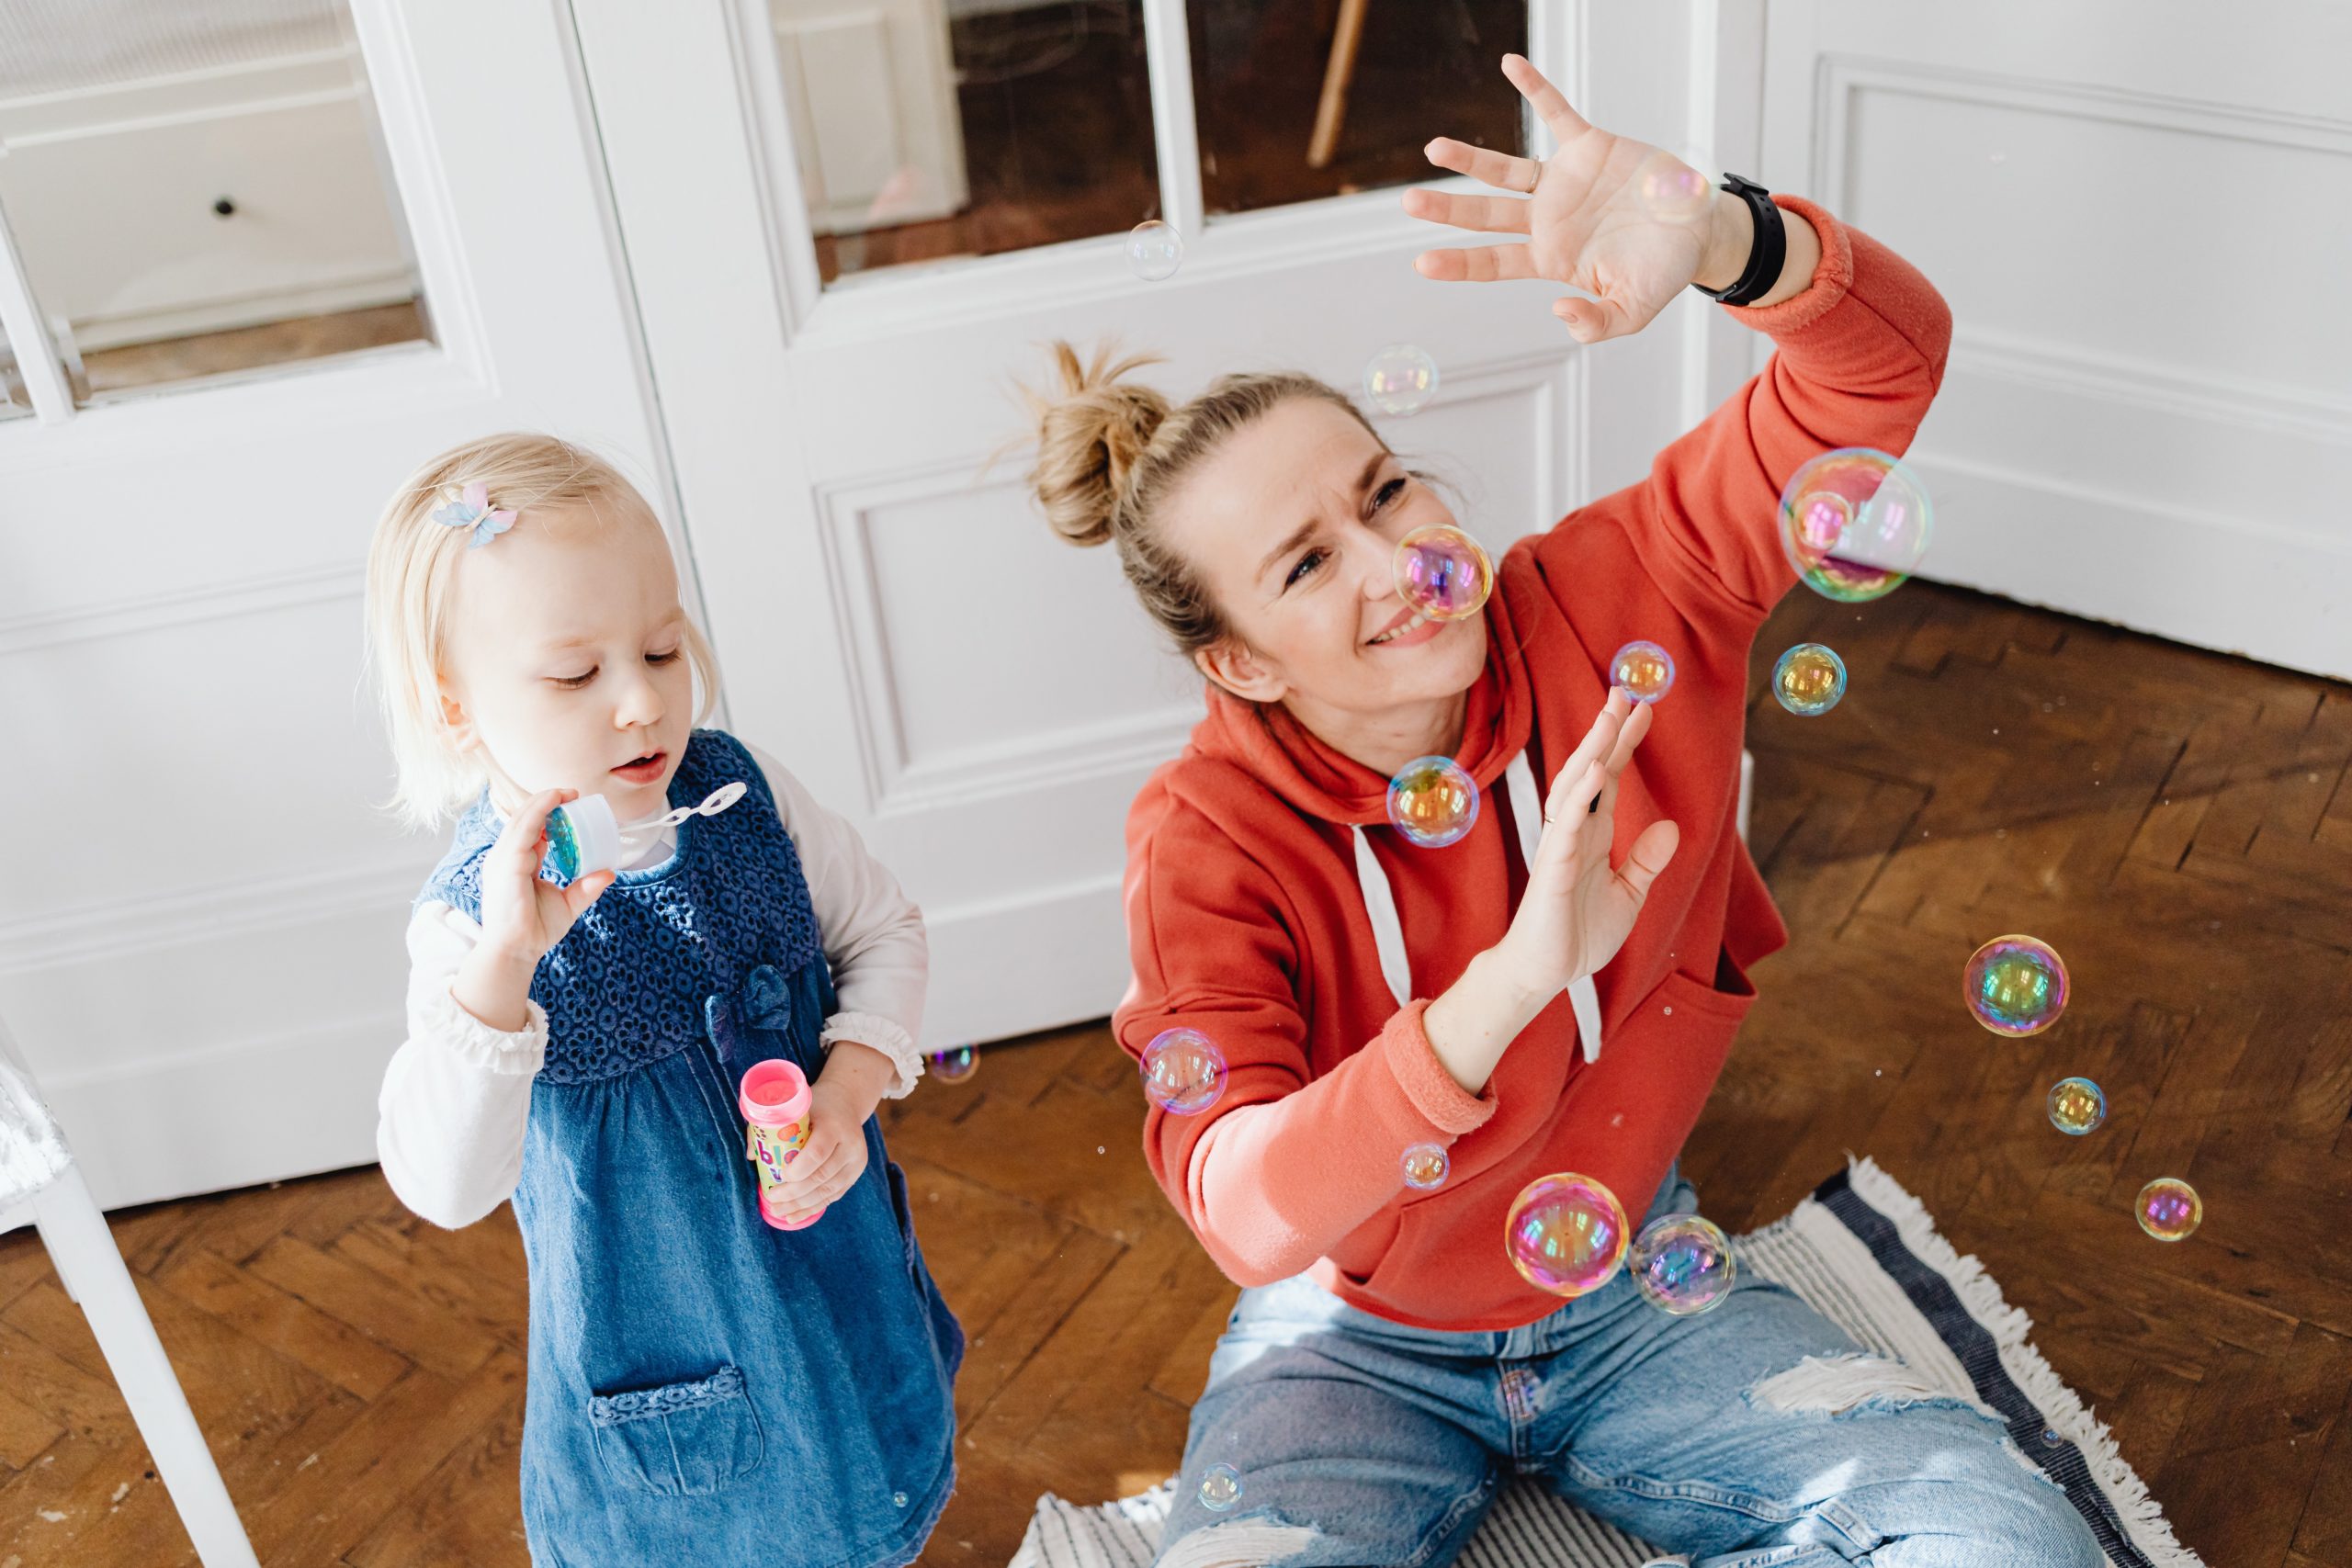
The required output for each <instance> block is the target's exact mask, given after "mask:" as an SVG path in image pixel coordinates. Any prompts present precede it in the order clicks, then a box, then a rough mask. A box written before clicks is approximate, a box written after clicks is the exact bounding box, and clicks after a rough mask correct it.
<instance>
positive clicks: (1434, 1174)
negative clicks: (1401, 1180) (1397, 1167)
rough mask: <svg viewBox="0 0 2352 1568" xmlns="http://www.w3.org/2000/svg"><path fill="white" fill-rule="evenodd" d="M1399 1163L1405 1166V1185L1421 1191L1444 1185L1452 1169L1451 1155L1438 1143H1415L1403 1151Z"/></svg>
mask: <svg viewBox="0 0 2352 1568" xmlns="http://www.w3.org/2000/svg"><path fill="white" fill-rule="evenodd" d="M1401 1163H1402V1164H1403V1166H1404V1168H1405V1185H1406V1186H1408V1187H1412V1188H1418V1189H1419V1190H1421V1191H1423V1192H1426V1191H1428V1190H1430V1188H1432V1187H1440V1186H1442V1185H1444V1183H1445V1179H1446V1176H1447V1175H1448V1174H1449V1173H1450V1172H1451V1171H1452V1170H1453V1156H1451V1155H1449V1154H1447V1153H1446V1152H1445V1149H1444V1147H1443V1145H1438V1144H1415V1145H1413V1146H1412V1147H1411V1148H1409V1149H1407V1150H1406V1151H1405V1157H1404V1159H1403V1161H1402V1162H1401Z"/></svg>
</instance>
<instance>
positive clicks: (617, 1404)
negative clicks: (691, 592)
mask: <svg viewBox="0 0 2352 1568" xmlns="http://www.w3.org/2000/svg"><path fill="white" fill-rule="evenodd" d="M368 640H369V648H370V653H371V657H372V660H373V661H374V665H375V670H376V675H377V679H378V682H379V690H380V694H381V698H382V702H383V708H384V714H385V718H386V722H387V724H388V726H389V728H390V734H391V741H392V748H393V751H394V755H395V757H396V759H397V762H398V772H399V784H398V789H397V792H396V794H395V795H394V798H393V801H392V805H393V806H394V807H395V808H396V809H397V810H398V811H399V813H400V814H401V818H403V819H404V820H405V821H407V822H409V823H410V824H412V825H416V826H435V825H438V824H439V823H441V822H443V821H445V820H449V819H454V820H455V821H456V824H457V826H456V831H455V834H454V837H453V840H452V841H451V844H450V846H449V852H448V853H447V855H445V856H444V857H443V858H442V861H441V863H440V865H439V866H438V867H437V868H436V869H435V871H434V873H433V874H432V876H431V877H430V878H429V879H428V880H427V882H426V883H425V886H424V891H423V893H422V894H420V895H419V896H418V898H417V900H416V904H415V908H414V910H413V915H412V918H411V919H410V922H409V928H408V948H409V958H410V965H411V967H410V979H409V990H408V1017H409V1036H408V1040H407V1042H406V1043H404V1044H402V1045H401V1048H400V1050H399V1051H398V1052H397V1053H396V1054H395V1055H394V1056H393V1058H392V1062H391V1065H390V1067H389V1068H388V1069H387V1070H386V1072H385V1075H384V1087H383V1093H382V1097H381V1101H380V1112H381V1123H380V1127H379V1132H378V1135H377V1143H378V1149H379V1153H380V1155H381V1157H382V1160H383V1166H384V1175H385V1178H386V1179H387V1180H389V1181H390V1183H391V1186H392V1190H394V1191H395V1192H396V1193H398V1194H399V1195H400V1198H401V1201H402V1202H404V1203H406V1204H407V1205H408V1206H409V1207H410V1208H411V1209H413V1210H414V1211H415V1212H416V1213H418V1214H420V1215H422V1216H423V1217H424V1218H425V1219H428V1220H430V1221H432V1222H433V1223H434V1224H439V1225H444V1226H448V1227H453V1228H454V1227H456V1226H458V1225H464V1224H471V1223H472V1222H473V1221H475V1220H478V1219H480V1218H481V1217H482V1216H483V1215H484V1214H487V1213H490V1212H491V1211H492V1209H494V1208H496V1207H497V1206H498V1204H499V1202H500V1201H502V1200H503V1199H507V1198H510V1197H511V1198H512V1199H513V1200H514V1202H515V1220H516V1223H517V1224H519V1225H520V1227H521V1229H522V1234H523V1247H524V1252H525V1255H526V1258H528V1260H529V1265H530V1303H531V1310H530V1378H529V1386H528V1390H527V1392H526V1396H525V1415H524V1427H523V1448H522V1456H521V1464H522V1502H523V1518H524V1525H525V1528H526V1531H527V1534H528V1539H529V1541H530V1546H531V1555H532V1559H533V1561H534V1562H539V1563H544V1564H567V1565H571V1568H606V1565H612V1564H620V1563H638V1562H649V1563H650V1562H662V1563H684V1562H712V1563H718V1562H727V1563H747V1562H782V1561H790V1562H822V1563H827V1564H838V1565H850V1564H866V1563H876V1564H893V1565H895V1564H899V1563H904V1562H910V1561H912V1560H913V1558H914V1557H915V1555H916V1553H917V1552H918V1551H920V1550H921V1549H922V1543H923V1541H924V1540H925V1539H926V1538H927V1537H928V1536H929V1534H930V1533H931V1530H932V1529H933V1526H934V1525H935V1524H936V1522H937V1521H938V1518H939V1514H940V1510H941V1508H942V1507H943V1506H944V1505H945V1502H946V1499H947V1495H948V1492H949V1490H950V1488H951V1486H952V1484H953V1482H954V1464H953V1459H954V1451H953V1449H954V1423H955V1417H954V1412H953V1408H952V1406H951V1404H950V1398H949V1395H950V1388H951V1385H952V1383H953V1382H954V1379H955V1375H956V1368H957V1366H958V1364H959V1363H960V1362H961V1360H962V1358H963V1348H964V1340H963V1333H962V1331H961V1329H960V1328H959V1327H958V1326H957V1325H956V1319H955V1316H954V1315H953V1314H951V1313H950V1312H949V1311H948V1309H947V1306H946V1303H944V1301H943V1300H941V1298H940V1294H939V1292H938V1289H937V1287H936V1286H935V1285H933V1282H932V1279H931V1275H930V1272H929V1270H928V1269H925V1267H924V1265H923V1261H922V1254H921V1252H920V1251H919V1249H918V1248H917V1247H916V1245H915V1235H914V1228H913V1225H912V1223H911V1220H910V1215H909V1213H908V1208H907V1200H906V1183H905V1179H904V1178H903V1176H901V1174H900V1173H899V1168H898V1167H897V1166H895V1165H893V1164H891V1163H890V1161H889V1158H888V1155H887V1153H886V1152H885V1151H884V1149H883V1146H882V1134H881V1132H880V1130H879V1128H878V1126H877V1125H876V1122H875V1121H874V1120H873V1111H874V1108H875V1106H876V1102H877V1101H878V1100H880V1099H881V1098H883V1097H884V1096H886V1095H887V1096H894V1097H895V1096H899V1095H903V1094H905V1093H906V1092H907V1091H908V1090H909V1089H910V1088H912V1086H913V1083H914V1079H915V1077H916V1076H917V1075H918V1074H919V1072H920V1071H921V1057H920V1055H918V1053H917V1051H916V1049H915V1045H914V1036H915V1030H916V1025H917V1023H918V1021H919V1019H920V1015H921V1013H922V996H923V985H924V979H925V974H926V968H927V964H928V957H927V952H926V948H925V945H924V939H923V929H922V915H921V913H920V912H919V911H918V910H917V909H916V908H915V907H914V905H913V904H911V903H910V902H909V901H908V900H907V898H906V897H904V896H903V895H902V894H901V893H900V892H899V886H898V884H897V883H896V882H895V881H894V880H893V879H892V877H891V875H890V874H889V873H888V871H886V870H885V869H883V867H882V866H881V865H880V864H879V863H876V861H875V860H874V859H873V858H872V857H870V856H869V855H868V854H867V853H866V852H865V846H864V845H863V844H862V843H861V842H860V841H859V839H858V836H857V833H856V831H855V830H854V829H853V828H851V827H850V825H849V824H848V823H847V822H845V821H844V820H842V818H839V817H837V816H835V815H834V814H832V813H831V812H830V811H828V810H826V809H825V808H824V807H821V806H820V805H818V804H817V802H816V801H815V800H813V799H812V798H811V797H810V796H809V793H808V792H807V791H806V790H805V789H803V788H802V787H801V785H800V784H799V783H798V781H797V780H796V779H794V778H793V776H792V775H791V774H790V773H787V772H786V771H785V770H784V769H783V768H781V767H779V766H778V765H777V764H776V763H775V761H772V760H771V759H769V758H768V757H766V756H765V755H763V754H762V753H760V752H758V751H755V750H752V748H750V747H748V746H746V745H745V744H744V743H743V742H741V741H740V740H737V739H735V738H734V737H732V736H730V735H728V734H726V733H724V732H723V731H719V730H716V729H698V728H693V725H694V724H695V721H696V720H697V719H698V718H700V717H701V716H703V715H704V714H707V711H708V708H709V705H710V704H711V701H712V697H713V692H714V689H715V687H716V683H717V672H716V669H715V665H714V662H713V660H712V658H711V654H710V650H709V649H708V647H707V645H706V644H705V643H704V641H703V639H702V637H701V636H700V634H699V633H698V632H697V631H696V629H695V626H694V623H693V622H691V621H689V620H688V619H687V618H686V615H685V612H684V609H683V608H682V607H681V605H680V604H679V600H678V579H677V571H676V569H675V566H674V565H673V561H672V559H671V556H670V549H669V545H668V542H667V540H666V538H665V537H664V536H663V534H662V529H661V526H660V525H659V524H658V523H657V522H656V521H655V520H654V517H653V514H652V512H651V510H650V508H649V507H648V506H647V505H646V503H645V501H644V499H643V498H642V497H641V496H639V494H638V492H637V491H635V490H634V489H633V488H632V487H631V486H630V485H629V483H628V480H627V479H623V478H622V477H621V476H620V475H619V474H618V473H616V471H615V470H614V469H613V468H611V467H610V466H609V465H608V464H606V463H605V462H603V461H601V460H600V459H598V458H596V457H594V456H592V455H590V454H588V453H586V452H583V451H581V450H580V449H578V448H576V447H573V446H570V445H568V444H566V443H564V442H561V441H558V440H555V439H553V438H552V437H548V436H542V435H527V434H516V435H497V436H491V437H488V438H485V439H482V440H479V441H474V442H470V443H468V444H467V445H465V446H459V447H458V448H456V449H455V450H453V451H450V452H447V453H445V454H443V455H442V456H441V457H436V458H435V459H434V460H433V461H431V462H429V463H427V464H425V465H424V468H420V469H419V470H417V472H416V473H415V474H414V475H413V477H412V478H411V479H409V481H408V482H407V483H406V484H405V485H403V486H402V487H401V490H400V491H399V493H398V494H396V495H395V496H394V497H393V499H392V502H391V504H390V506H389V507H387V508H386V510H385V513H384V515H383V517H382V519H381V521H380V522H379V524H378V525H377V530H376V536H375V541H374V545H373V547H372V550H371V552H370V556H369V559H368ZM697 686H699V687H700V692H699V703H700V706H699V707H697V705H696V701H697V692H696V687H697ZM737 783H740V784H742V785H744V786H746V788H745V790H744V791H743V792H742V793H741V798H740V800H738V801H737V802H735V803H734V804H733V805H731V806H728V807H725V808H724V809H719V810H716V811H713V812H712V813H710V814H708V815H704V816H695V817H689V818H686V819H685V820H684V821H683V822H681V823H679V824H677V825H676V826H675V827H674V828H669V829H661V830H659V831H658V832H646V831H641V832H640V833H639V834H638V835H637V836H634V837H625V838H624V840H623V844H622V860H623V864H622V866H621V868H620V869H619V871H618V872H617V874H615V873H613V872H609V871H599V872H595V873H593V874H588V875H585V876H582V877H581V878H580V879H579V880H577V881H574V882H571V883H570V884H569V885H568V886H567V885H565V884H564V883H563V881H562V880H561V879H560V877H559V876H557V875H556V874H553V873H551V872H542V870H541V863H542V856H543V854H544V853H545V852H546V849H547V846H548V841H549V840H548V815H549V813H550V812H551V811H552V810H553V809H554V808H555V807H557V806H559V805H561V804H564V803H567V802H571V801H575V800H578V799H580V798H581V797H582V795H592V794H594V795H604V796H605V798H606V799H607V800H608V801H609V802H610V804H611V806H612V807H613V811H614V815H615V817H616V818H617V820H618V821H619V822H620V823H622V824H624V825H627V824H630V823H635V822H642V821H644V820H645V819H647V818H654V817H658V816H660V815H662V813H664V812H665V811H667V810H668V809H670V808H672V807H693V806H698V805H702V804H703V803H704V802H706V801H707V800H708V799H709V797H710V796H711V795H713V794H714V792H716V791H718V790H720V789H722V788H723V787H724V786H726V785H728V784H737ZM712 804H713V805H717V804H718V803H716V802H713V803H712ZM768 1058H783V1059H785V1060H787V1061H790V1062H792V1063H793V1064H795V1065H797V1066H798V1067H799V1068H800V1069H801V1070H802V1071H803V1072H804V1073H805V1074H806V1076H807V1077H808V1079H809V1081H810V1082H811V1084H812V1085H813V1091H812V1100H811V1105H810V1109H809V1111H808V1113H807V1119H808V1122H809V1141H808V1143H807V1145H805V1146H804V1147H803V1148H801V1149H800V1151H799V1152H798V1154H797V1156H792V1157H791V1160H790V1163H789V1164H788V1165H786V1167H785V1168H784V1172H783V1175H784V1185H783V1187H782V1188H781V1191H782V1193H783V1195H784V1196H783V1198H782V1201H781V1210H780V1212H779V1214H778V1218H779V1219H780V1220H782V1221H785V1222H787V1223H790V1224H803V1223H804V1222H809V1218H810V1216H812V1215H820V1216H821V1217H819V1218H817V1219H815V1220H814V1221H813V1223H806V1224H805V1226H804V1228H781V1227H780V1226H779V1225H776V1224H770V1223H768V1222H767V1221H765V1220H763V1218H762V1214H761V1211H760V1200H759V1192H758V1183H757V1181H756V1179H755V1176H754V1171H753V1168H752V1165H751V1164H750V1163H749V1162H748V1161H747V1159H746V1157H745V1147H746V1143H745V1140H746V1125H745V1122H744V1119H743V1117H742V1116H741V1114H740V1113H739V1110H738V1102H737V1091H738V1086H739V1084H740V1083H741V1078H742V1075H743V1072H744V1070H745V1069H746V1068H747V1067H749V1066H752V1064H753V1063H755V1062H759V1061H762V1060H765V1059H768Z"/></svg>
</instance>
